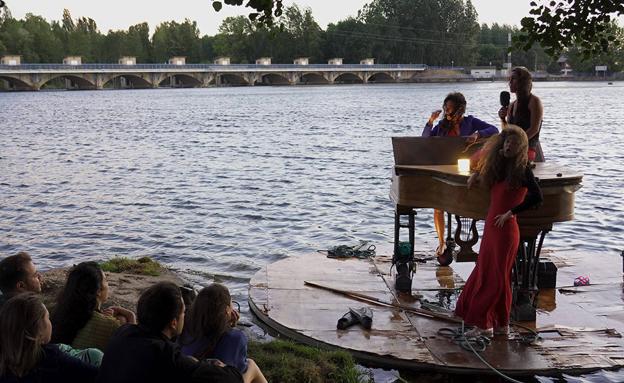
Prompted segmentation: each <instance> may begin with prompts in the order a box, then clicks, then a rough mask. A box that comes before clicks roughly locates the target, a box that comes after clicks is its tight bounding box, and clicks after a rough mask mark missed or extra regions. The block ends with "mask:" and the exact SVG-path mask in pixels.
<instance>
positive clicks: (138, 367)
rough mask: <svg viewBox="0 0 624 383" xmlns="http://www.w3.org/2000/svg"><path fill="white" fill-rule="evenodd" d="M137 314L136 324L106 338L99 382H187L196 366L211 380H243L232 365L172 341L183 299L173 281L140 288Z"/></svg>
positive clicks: (178, 328) (180, 319) (181, 315)
mask: <svg viewBox="0 0 624 383" xmlns="http://www.w3.org/2000/svg"><path fill="white" fill-rule="evenodd" d="M137 315H138V320H139V324H138V325H132V324H130V325H124V326H122V327H120V328H119V329H118V330H117V331H116V332H115V334H114V335H113V337H112V338H111V340H110V341H109V343H108V346H107V347H106V350H105V352H104V360H103V361H102V366H101V367H100V375H99V377H98V382H100V383H138V382H149V383H158V382H163V383H165V382H166V383H170V382H190V381H191V379H192V378H193V374H194V373H196V371H198V370H201V372H202V376H208V377H210V379H209V380H207V381H210V382H224V383H225V382H237V383H238V382H242V376H241V374H240V373H239V372H238V371H237V370H236V369H235V368H232V367H225V366H223V367H221V366H218V365H212V364H209V363H201V364H200V363H199V362H197V360H195V359H193V358H191V357H188V356H185V355H182V354H181V352H180V349H179V346H177V345H176V344H174V343H173V342H172V341H171V339H172V338H175V337H176V336H178V335H179V334H180V333H181V332H182V328H183V325H184V302H183V301H182V295H181V293H180V289H179V288H178V287H177V286H175V285H174V284H172V283H167V282H162V283H157V284H156V285H154V286H152V287H150V288H149V289H147V290H146V291H145V292H143V294H141V297H140V298H139V302H138V305H137Z"/></svg>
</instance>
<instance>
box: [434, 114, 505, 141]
mask: <svg viewBox="0 0 624 383" xmlns="http://www.w3.org/2000/svg"><path fill="white" fill-rule="evenodd" d="M474 132H479V137H480V138H484V137H489V136H492V135H494V134H496V133H498V128H497V127H496V126H494V125H490V124H488V123H487V122H485V121H481V120H479V119H478V118H476V117H474V116H472V115H470V116H464V119H463V120H462V121H461V122H460V123H459V135H460V136H462V137H468V136H470V135H471V134H473V133H474ZM422 136H423V137H433V136H446V132H443V131H441V130H440V123H439V122H438V123H437V125H436V126H435V128H434V127H433V126H432V125H431V124H429V122H427V124H426V125H425V128H424V129H423V132H422Z"/></svg>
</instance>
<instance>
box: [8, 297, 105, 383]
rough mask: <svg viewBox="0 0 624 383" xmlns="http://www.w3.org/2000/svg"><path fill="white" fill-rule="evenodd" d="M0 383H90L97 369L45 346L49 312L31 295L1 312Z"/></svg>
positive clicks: (49, 329)
mask: <svg viewBox="0 0 624 383" xmlns="http://www.w3.org/2000/svg"><path fill="white" fill-rule="evenodd" d="M0 334H2V335H1V336H0V383H18V382H19V383H31V382H32V383H35V382H45V383H57V382H58V383H71V382H76V383H89V382H94V381H95V377H96V375H97V368H96V367H94V366H92V365H89V364H87V363H84V362H82V361H80V360H78V359H76V358H73V357H71V356H69V355H67V354H65V353H63V352H62V351H61V350H59V348H58V347H57V346H56V345H52V344H48V343H49V342H50V337H51V334H52V324H51V323H50V317H49V314H48V310H47V309H46V308H45V306H44V305H43V303H42V302H41V300H40V298H39V297H38V296H37V295H36V294H33V293H22V294H17V295H15V296H14V297H12V298H11V299H9V300H8V301H6V302H5V304H4V305H3V307H2V309H0Z"/></svg>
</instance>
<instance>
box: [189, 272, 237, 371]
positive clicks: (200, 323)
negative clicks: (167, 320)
mask: <svg viewBox="0 0 624 383" xmlns="http://www.w3.org/2000/svg"><path fill="white" fill-rule="evenodd" d="M231 300H232V297H231V296H230V292H229V291H228V289H227V287H225V286H223V285H221V284H218V283H213V284H211V285H210V286H208V287H204V288H203V289H201V291H200V292H199V294H198V295H197V298H195V302H194V303H193V306H192V307H191V310H190V311H189V314H188V317H187V318H186V324H185V326H184V327H185V329H186V330H185V337H184V341H188V343H192V342H194V341H195V340H197V339H200V338H205V339H206V340H207V341H208V344H207V346H206V348H205V349H202V350H198V351H197V353H196V355H193V356H194V357H196V358H198V359H202V358H203V357H205V356H206V355H207V354H209V353H210V352H212V350H214V348H215V347H216V345H217V343H218V342H219V339H220V338H221V336H222V335H223V334H225V333H226V332H227V330H228V329H229V328H230V323H229V321H230V318H228V315H227V312H226V308H227V307H228V306H229V305H230V304H231Z"/></svg>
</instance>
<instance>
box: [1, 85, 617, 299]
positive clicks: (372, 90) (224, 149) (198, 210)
mask: <svg viewBox="0 0 624 383" xmlns="http://www.w3.org/2000/svg"><path fill="white" fill-rule="evenodd" d="M505 87H506V84H504V83H477V84H432V85H429V84H411V85H370V86H361V85H359V86H320V87H255V88H254V87H243V88H214V89H180V90H165V89H163V90H144V91H130V90H127V91H81V92H38V93H0V132H1V139H0V193H1V194H0V195H1V198H2V199H1V204H0V255H2V256H4V255H8V254H11V253H14V252H15V251H17V250H27V251H29V252H31V253H32V254H33V255H34V256H35V257H36V260H37V263H38V265H40V268H42V269H45V268H49V267H54V266H60V265H67V264H69V263H72V262H79V261H82V260H87V259H102V258H107V257H110V256H113V255H124V256H130V257H139V256H151V257H153V258H155V259H158V260H159V261H162V262H165V263H167V264H169V265H172V266H174V267H175V268H178V269H180V270H183V271H185V272H187V273H188V275H189V278H191V280H193V281H194V282H196V283H206V282H211V281H212V280H218V281H221V282H224V283H226V284H227V285H228V286H229V287H230V289H232V290H233V293H234V295H235V296H237V297H238V298H239V299H241V300H244V296H245V292H246V284H247V281H248V280H249V278H250V277H251V276H252V275H253V274H254V273H255V272H256V271H257V270H258V269H259V268H260V267H261V266H263V265H264V264H267V263H270V262H274V261H276V260H278V259H281V258H284V257H288V256H293V255H297V254H301V253H305V252H310V251H314V250H316V249H325V248H327V247H329V246H333V245H337V244H342V243H348V244H351V243H356V242H357V241H358V240H360V239H364V240H370V241H373V242H376V243H378V244H382V245H386V246H387V245H389V243H390V242H391V241H392V232H393V207H392V204H391V203H390V201H389V198H388V192H389V187H390V181H389V177H390V171H391V168H392V166H393V157H392V148H391V143H390V137H391V136H394V135H420V132H421V129H422V126H423V124H424V123H425V121H426V120H427V118H428V117H429V114H430V112H431V111H432V110H434V109H437V108H439V107H440V105H441V103H442V100H443V98H444V96H445V95H446V94H447V93H448V92H450V91H461V92H463V93H464V94H465V95H466V98H467V100H468V114H474V115H476V116H477V117H479V118H481V119H484V120H486V121H489V122H492V123H496V121H497V114H496V112H497V110H498V107H499V106H498V99H499V92H500V91H501V90H505V89H506V88H505ZM534 88H535V90H534V93H535V94H537V95H539V96H540V97H541V98H542V101H543V103H544V108H545V119H544V125H543V129H542V135H541V137H542V145H543V147H544V152H545V153H546V156H547V160H548V161H557V162H559V163H561V164H563V165H565V166H570V167H574V168H575V169H577V170H580V171H582V172H583V173H584V174H585V178H584V180H583V188H582V189H581V190H580V191H579V192H578V193H577V205H576V219H575V220H574V221H573V222H568V223H562V224H558V225H556V226H555V228H554V231H553V232H552V233H551V234H549V235H548V237H547V241H546V246H547V247H548V248H575V249H582V250H588V251H604V252H609V253H612V254H613V259H614V262H617V264H618V267H619V265H620V262H621V260H620V257H619V252H620V251H621V249H622V248H624V245H623V244H622V239H624V236H623V235H622V232H623V228H624V208H623V207H622V200H624V192H623V188H622V186H623V182H622V181H623V180H622V172H621V168H622V166H623V165H624V154H622V148H623V147H624V135H623V134H622V132H623V130H622V129H623V128H622V121H623V119H622V105H624V83H617V82H616V83H615V84H614V85H607V84H606V83H537V84H535V87H534ZM419 218H420V219H419V225H418V229H417V230H418V235H419V236H422V237H427V238H430V239H431V240H430V242H431V244H432V245H431V246H430V247H431V248H433V242H434V240H433V238H434V234H433V233H434V231H433V227H432V223H431V217H430V213H429V212H423V213H422V214H419Z"/></svg>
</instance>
